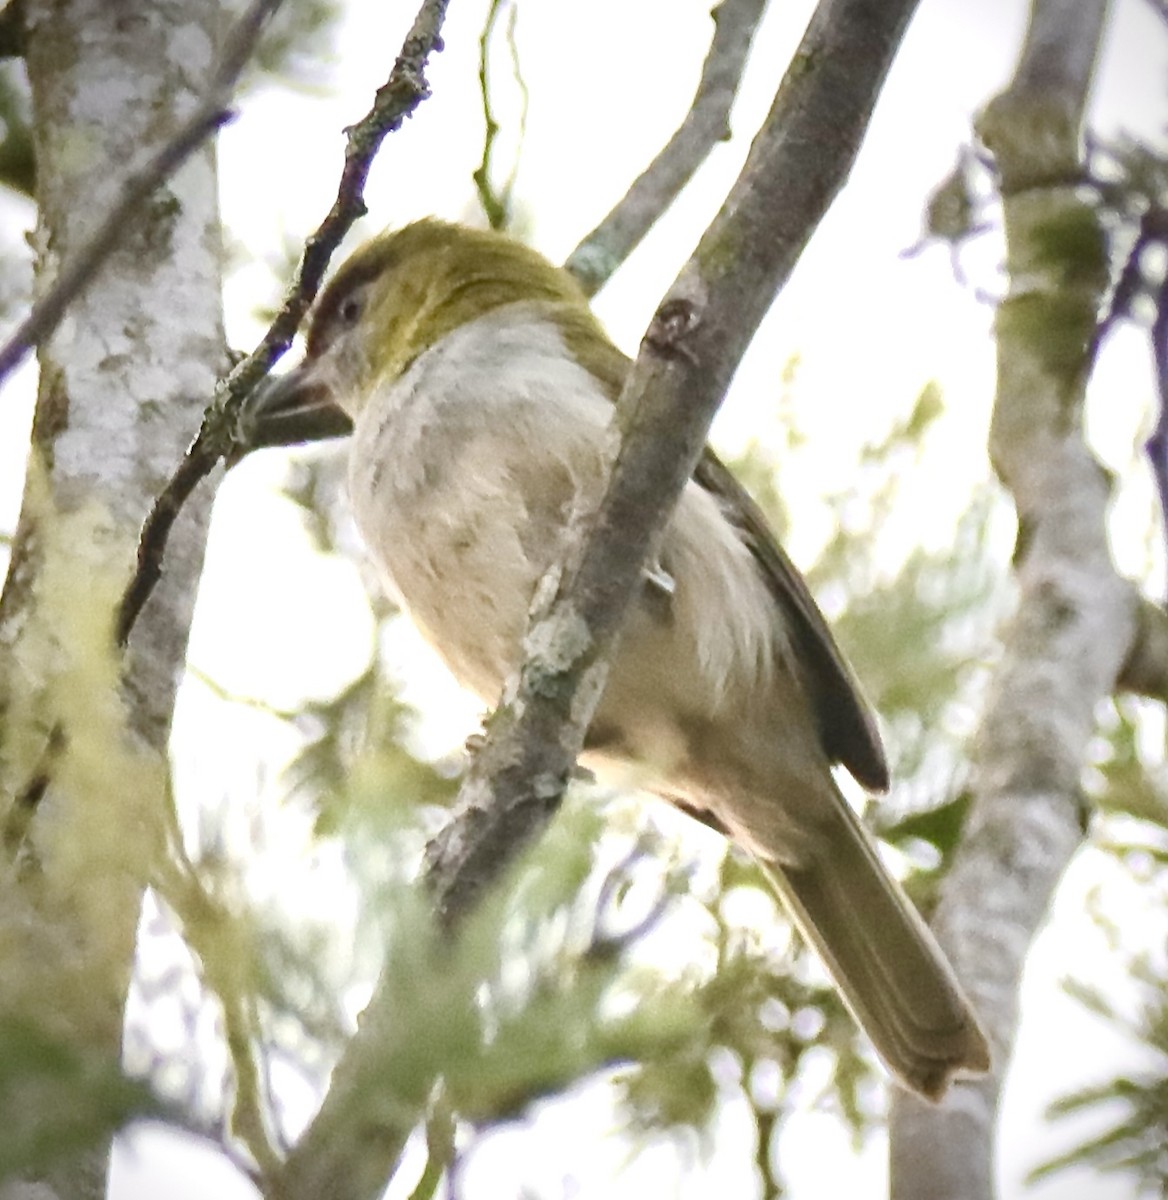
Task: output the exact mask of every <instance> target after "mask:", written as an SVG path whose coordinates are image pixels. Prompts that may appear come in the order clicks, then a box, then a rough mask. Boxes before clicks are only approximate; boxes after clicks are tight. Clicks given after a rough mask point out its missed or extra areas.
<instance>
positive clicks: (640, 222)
mask: <svg viewBox="0 0 1168 1200" xmlns="http://www.w3.org/2000/svg"><path fill="white" fill-rule="evenodd" d="M765 8H766V0H722V2H721V3H720V4H719V5H718V6H717V7H716V8H715V9H714V11H713V12H712V13H711V14H710V15H711V16H712V17H713V18H714V37H713V40H712V41H711V42H710V49H709V53H708V54H707V55H706V61H705V63H704V65H703V66H702V75H701V78H700V79H699V80H698V90H697V92H696V93H695V95H694V99H693V104H692V105H691V106H690V110H689V112H688V113H686V116H685V120H684V121H682V123H681V125H680V126H679V128H678V130H677V132H676V133H675V134H674V135H673V137H671V138H670V139H669V142H668V143H667V144H666V146H665V148H664V149H663V150H662V151H661V152H660V153H659V154H658V155H657V157H656V158H655V159H654V160H653V161H652V162H651V163H650V164H649V166H648V167H646V168H645V170H644V172H643V173H642V174H641V175H640V177H639V178H638V179H636V180H635V181H634V182H633V185H632V187H630V188H629V190H628V191H627V192H626V193H625V194H624V196H623V197H622V198H621V200H620V201H619V202H618V203H617V205H616V207H615V208H613V210H612V211H611V212H610V213H609V214H608V216H607V217H605V218H604V220H603V221H601V223H600V224H599V225H597V227H596V228H595V229H594V230H593V231H592V232H591V233H590V234H589V235H588V236H587V237H586V238H584V240H583V241H582V242H581V243H580V244H579V245H578V246H577V247H576V249H575V250H573V251H572V253H571V254H570V255H569V256H568V261H567V262H566V263H565V264H564V266H565V268H566V269H567V270H569V271H571V272H572V274H573V275H575V276H576V278H577V279H578V280H579V281H580V283H581V285H582V286H583V288H584V290H585V292H586V293H587V294H588V295H589V296H594V295H595V294H596V293H597V292H598V291H600V289H601V288H602V287H603V286H604V285H605V284H606V283H607V282H608V280H609V278H610V277H611V276H612V274H613V272H614V271H615V270H616V269H617V267H619V266H620V265H621V263H623V262H624V261H625V259H626V258H628V256H629V255H630V254H631V253H632V252H633V250H634V249H635V248H636V246H637V245H638V243H639V242H640V241H641V239H642V238H643V237H644V236H645V234H646V233H648V232H649V230H650V229H651V228H652V227H653V224H654V222H656V221H657V219H658V218H659V217H660V216H661V214H662V213H663V212H665V210H666V209H667V208H668V207H669V206H670V205H671V204H672V203H673V201H674V200H676V199H677V196H678V195H679V193H680V192H681V189H682V188H683V187H685V185H686V184H687V183H688V182H689V181H690V180H691V179H692V178H693V177H694V174H695V173H696V172H697V169H698V167H700V166H701V165H702V163H703V162H705V161H706V159H707V158H708V157H709V155H710V151H711V150H713V148H714V147H715V146H716V145H717V144H718V143H719V142H724V141H726V140H727V139H728V138H729V137H730V109H731V107H732V106H733V104H734V97H735V96H736V95H737V93H738V83H739V81H740V80H741V78H742V72H743V69H744V68H745V66H746V58H747V55H748V54H749V52H750V43H751V40H752V39H753V37H754V31H755V29H756V28H757V26H758V22H759V20H760V18H761V17H762V13H763V9H765Z"/></svg>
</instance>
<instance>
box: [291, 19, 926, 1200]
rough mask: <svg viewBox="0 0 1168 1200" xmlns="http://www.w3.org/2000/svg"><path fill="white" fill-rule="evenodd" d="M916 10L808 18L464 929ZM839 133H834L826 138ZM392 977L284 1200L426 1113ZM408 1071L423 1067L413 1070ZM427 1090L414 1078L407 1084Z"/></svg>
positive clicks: (359, 1185) (447, 908)
mask: <svg viewBox="0 0 1168 1200" xmlns="http://www.w3.org/2000/svg"><path fill="white" fill-rule="evenodd" d="M915 3H916V0H827V2H825V3H823V4H821V5H820V6H819V8H818V9H817V11H816V13H815V16H814V17H813V19H812V21H811V24H810V26H809V28H808V30H807V33H806V35H805V37H804V40H803V43H802V45H801V46H800V48H799V50H798V51H797V52H796V55H795V58H794V60H793V62H792V64H791V66H790V68H789V69H788V72H787V75H786V77H785V78H784V80H783V83H782V85H781V86H780V88H779V91H778V94H777V95H776V97H775V101H774V104H773V106H772V108H771V111H770V114H769V115H768V117H767V119H766V122H765V124H764V126H763V128H762V130H761V131H760V132H759V134H758V136H757V137H756V139H755V141H754V144H753V146H752V147H751V151H750V154H749V156H748V158H747V161H746V165H745V166H744V168H743V170H742V174H741V175H740V176H739V178H738V180H737V182H736V183H735V185H734V187H733V189H732V190H731V193H730V195H729V197H728V198H727V200H726V203H725V205H724V206H723V208H722V211H721V212H720V213H719V214H718V216H717V217H716V218H715V220H714V222H713V224H712V225H711V226H710V228H709V229H708V230H707V232H706V234H705V235H704V237H703V238H702V240H701V243H700V245H699V246H698V249H697V251H696V253H695V254H694V257H693V258H692V259H691V260H690V262H689V263H688V264H687V265H686V266H685V268H684V269H683V270H682V272H681V274H680V275H679V277H678V279H677V281H676V283H675V284H674V285H673V287H672V288H671V289H670V291H669V293H668V294H667V295H666V297H665V299H664V301H663V302H662V304H661V306H660V307H659V308H658V310H657V314H656V316H655V317H654V319H653V321H652V323H651V325H650V327H649V330H648V331H647V333H646V335H645V338H644V340H643V342H642V345H641V352H640V355H639V356H638V359H637V363H636V365H635V367H634V369H633V372H632V374H631V376H630V378H629V381H628V383H627V384H626V387H625V391H624V395H623V396H622V398H621V402H620V405H619V407H618V412H617V421H618V423H619V427H620V432H621V444H620V447H619V453H618V454H617V457H616V460H615V463H614V465H613V467H612V472H611V477H610V480H609V485H608V489H607V491H606V493H605V495H604V497H603V499H602V500H601V502H600V506H599V509H598V511H597V512H596V513H595V515H594V516H593V517H592V518H591V519H590V521H588V522H586V526H585V527H586V532H585V533H584V534H583V535H582V537H580V538H577V539H575V541H574V547H573V549H571V550H570V551H569V553H568V556H567V559H566V562H565V563H564V564H563V565H562V567H560V568H556V569H554V570H553V571H551V572H549V574H548V576H547V577H546V578H545V580H544V583H543V585H542V586H541V588H540V592H541V593H542V594H543V602H542V604H539V603H538V601H537V608H538V609H539V611H540V614H541V615H537V617H536V618H534V619H533V624H532V626H531V628H530V629H529V632H528V635H527V639H526V642H525V646H526V652H527V656H528V657H527V661H526V663H525V664H524V667H523V669H522V672H521V674H520V677H519V680H518V682H517V684H515V686H514V688H513V690H512V691H511V698H510V699H509V701H508V702H507V703H505V704H504V705H503V706H502V707H501V708H500V709H499V710H498V711H497V712H496V713H495V715H494V716H493V717H492V718H491V721H490V725H489V733H488V736H487V738H486V741H485V743H484V744H483V746H482V748H481V749H480V750H479V751H478V753H477V754H476V756H475V759H474V761H473V763H472V766H471V768H470V771H469V772H468V774H467V777H466V779H465V780H464V783H463V786H462V789H461V791H460V804H459V808H458V812H457V815H456V817H455V818H454V819H453V820H452V822H451V824H450V825H449V826H448V827H447V828H446V829H445V830H444V831H443V833H442V834H440V835H439V837H438V838H437V839H436V840H435V842H434V843H433V844H432V846H431V847H430V850H429V856H428V872H429V881H430V884H431V887H432V889H433V891H434V894H435V896H436V900H437V905H438V909H439V912H440V914H441V916H442V917H443V919H444V920H445V922H446V923H447V925H448V926H451V925H453V924H455V923H456V922H457V921H458V919H459V918H460V917H461V916H462V915H464V914H466V913H467V912H468V911H469V910H470V909H471V908H472V907H473V906H474V904H475V903H476V901H477V900H479V899H480V898H481V897H482V895H483V893H484V892H485V891H486V889H487V888H489V887H490V886H491V884H492V883H493V882H494V881H495V880H497V879H498V878H499V876H500V875H501V874H502V872H503V871H504V870H505V869H506V868H507V867H508V866H509V865H510V864H511V863H513V862H514V861H515V858H516V856H517V855H518V853H519V851H520V850H521V849H522V847H523V846H524V845H526V844H527V843H528V842H529V841H530V840H531V839H532V838H533V837H535V836H536V835H537V834H538V833H539V832H540V830H541V829H542V828H543V827H544V825H545V824H546V822H547V821H548V819H549V818H550V817H551V815H552V814H553V813H554V812H555V810H556V808H557V806H558V804H559V800H560V797H561V795H562V793H563V789H564V787H565V785H566V783H567V780H568V777H569V775H570V773H571V770H572V767H573V764H574V762H575V759H576V755H577V753H578V752H579V750H580V747H581V745H582V743H583V738H584V733H585V731H586V729H587V726H588V723H589V721H590V719H591V716H592V712H593V710H594V708H595V705H596V702H597V700H598V699H599V696H600V692H601V690H602V688H603V684H604V677H605V673H606V669H607V666H606V660H607V656H608V653H609V651H610V649H611V647H612V644H613V641H614V639H615V637H616V635H617V632H618V630H619V627H620V624H621V620H622V618H623V614H624V610H625V608H626V606H627V604H628V603H629V601H630V599H631V598H632V595H633V593H634V591H635V589H636V587H637V585H638V581H639V579H640V575H641V570H642V565H643V563H644V562H645V561H646V560H647V558H648V556H649V554H650V551H651V548H652V546H653V543H654V541H655V539H656V538H657V537H658V535H659V533H660V531H661V530H662V529H663V527H664V525H665V523H666V521H667V519H668V517H669V515H670V513H671V511H672V509H673V507H674V504H675V502H676V500H677V497H678V496H679V495H680V493H681V490H682V488H683V487H684V486H685V483H686V480H687V479H689V477H690V475H691V473H692V471H693V468H694V465H695V463H696V461H697V458H698V456H699V454H700V453H701V450H702V447H703V445H704V443H705V439H706V433H707V430H708V428H709V424H710V421H711V420H712V418H713V415H714V412H715V410H716V409H717V406H718V403H719V402H720V400H721V397H722V394H723V393H724V391H725V389H726V387H727V385H728V383H729V381H730V378H731V376H732V374H733V372H734V369H735V367H736V365H737V363H738V360H739V359H740V357H741V355H742V354H743V352H744V351H745V349H746V346H747V345H748V343H749V342H750V339H751V337H752V336H753V334H754V331H755V329H756V328H757V327H758V324H759V322H760V321H761V319H762V317H763V315H764V314H765V312H766V310H767V308H768V307H769V305H770V303H771V301H772V300H773V298H774V296H775V294H776V293H777V291H778V290H779V288H780V287H781V286H782V285H783V283H784V282H785V280H786V279H787V277H788V276H789V274H790V272H791V270H792V269H793V267H794V265H795V262H796V261H797V259H798V257H799V255H800V253H801V252H802V250H803V247H804V246H805V245H806V243H807V241H808V239H809V238H810V236H811V234H812V231H813V230H814V229H815V227H816V225H817V224H818V222H819V220H820V219H821V217H822V216H823V214H824V212H825V211H826V210H827V207H828V205H829V204H830V203H831V200H832V198H833V197H834V196H835V194H836V192H837V191H838V190H839V188H840V187H841V186H842V184H843V182H844V180H845V179H846V178H847V175H848V172H849V170H850V168H851V165H852V162H853V161H854V159H855V156H856V153H857V151H858V149H859V145H860V141H861V138H862V137H863V134H864V131H865V129H866V127H867V123H868V119H869V116H870V114H871V111H872V108H873V106H874V105H875V102H876V97H877V94H878V92H879V89H880V86H881V83H882V81H883V79H884V75H885V73H886V71H887V69H888V66H889V64H890V63H891V61H892V57H893V54H894V53H895V50H896V48H897V46H898V45H899V42H900V39H901V37H902V35H903V32H904V29H905V27H906V25H907V23H908V20H909V17H910V16H911V14H912V12H913V9H914V7H915ZM825 130H830V137H825V135H824V131H825ZM392 991H393V989H392V987H389V986H386V982H385V981H384V980H383V983H382V985H381V986H379V988H378V990H377V991H376V992H375V993H374V997H373V999H372V1000H371V1001H370V1004H369V1006H368V1007H367V1009H366V1011H365V1013H364V1015H363V1016H362V1019H361V1026H360V1028H359V1030H358V1032H357V1033H356V1034H355V1035H354V1037H353V1039H352V1041H351V1043H350V1045H349V1047H348V1049H347V1050H346V1052H345V1054H344V1056H343V1057H342V1060H341V1062H340V1063H339V1065H338V1066H337V1068H336V1070H335V1071H334V1073H333V1084H332V1087H331V1089H330V1091H329V1094H328V1096H327V1097H326V1098H325V1102H324V1105H323V1106H322V1109H321V1112H320V1113H319V1114H318V1116H317V1118H316V1120H315V1121H314V1122H313V1124H312V1125H311V1126H310V1128H309V1129H308V1131H307V1132H306V1134H305V1135H304V1137H303V1138H302V1139H301V1141H300V1143H299V1144H298V1145H297V1146H296V1147H295V1148H294V1150H293V1151H292V1153H291V1155H290V1156H289V1158H288V1161H287V1163H286V1164H285V1168H284V1170H283V1171H282V1172H280V1173H279V1175H278V1176H277V1177H276V1178H275V1179H274V1180H272V1181H271V1185H270V1190H269V1192H268V1194H269V1196H272V1197H279V1200H308V1198H309V1197H311V1198H312V1200H366V1198H368V1197H372V1196H374V1195H377V1194H379V1193H380V1191H381V1190H382V1188H383V1187H384V1184H385V1179H386V1176H387V1175H388V1173H389V1170H390V1167H391V1165H392V1163H393V1162H394V1160H395V1159H396V1157H397V1155H398V1154H399V1152H400V1150H401V1148H402V1146H403V1145H404V1142H405V1139H406V1137H407V1136H408V1134H409V1132H410V1129H411V1128H412V1126H413V1124H414V1123H415V1122H416V1121H417V1120H418V1119H419V1118H420V1116H421V1113H420V1112H419V1111H416V1110H415V1109H414V1108H412V1107H411V1106H410V1105H409V1104H408V1103H407V1102H405V1101H404V1100H402V1099H401V1097H400V1096H396V1095H395V1094H394V1092H393V1088H394V1069H393V1065H392V1064H390V1063H387V1061H386V1055H385V1053H384V1051H382V1052H381V1053H380V1054H379V1048H381V1047H382V1046H383V1044H384V1042H383V1035H384V1031H386V1030H388V1029H391V1028H393V1023H394V1022H395V1020H399V1019H400V1015H399V1014H397V1013H395V1012H394V1011H393V997H392ZM415 1066H416V1064H415ZM415 1082H416V1081H415Z"/></svg>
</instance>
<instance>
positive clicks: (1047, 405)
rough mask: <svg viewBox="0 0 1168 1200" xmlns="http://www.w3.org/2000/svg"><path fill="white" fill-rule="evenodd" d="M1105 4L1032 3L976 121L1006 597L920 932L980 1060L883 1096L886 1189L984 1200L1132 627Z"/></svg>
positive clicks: (911, 1196)
mask: <svg viewBox="0 0 1168 1200" xmlns="http://www.w3.org/2000/svg"><path fill="white" fill-rule="evenodd" d="M1106 8H1107V4H1106V0H1035V2H1034V4H1033V7H1032V11H1031V22H1030V27H1029V29H1028V31H1027V36H1026V41H1025V45H1024V47H1023V50H1022V54H1021V57H1020V60H1019V64H1018V67H1017V71H1016V74H1015V77H1014V79H1013V81H1012V82H1011V84H1010V86H1009V87H1008V88H1007V90H1006V91H1004V92H1003V93H1002V94H1001V95H999V96H998V97H996V98H995V99H994V100H993V101H992V102H991V103H990V104H989V105H988V106H987V107H986V109H985V111H984V112H983V113H982V115H981V117H980V119H979V122H978V134H979V136H980V138H981V140H982V142H983V143H984V145H985V146H986V147H987V148H988V149H989V150H990V152H991V153H992V154H993V156H994V161H995V164H996V167H997V171H998V175H999V182H1000V188H1001V194H1002V201H1003V212H1004V219H1005V233H1006V240H1007V263H1006V266H1007V271H1008V274H1009V279H1010V287H1009V293H1008V295H1007V296H1006V298H1005V299H1004V300H1003V301H1002V303H1001V305H1000V306H999V308H998V315H997V325H996V338H997V351H998V376H997V393H996V396H995V399H994V411H993V421H992V427H991V432H990V455H991V458H992V461H993V464H994V468H995V470H996V471H997V473H998V476H999V478H1000V479H1001V481H1002V483H1003V484H1004V485H1005V487H1006V488H1007V489H1008V490H1009V492H1010V494H1011V496H1012V497H1013V500H1014V503H1015V506H1016V509H1017V515H1018V543H1017V551H1016V556H1015V572H1016V577H1017V582H1018V588H1019V597H1018V607H1017V611H1016V613H1015V615H1014V618H1013V620H1012V622H1011V623H1010V625H1009V627H1008V628H1007V629H1006V630H1005V632H1004V635H1003V655H1002V660H1001V663H1000V665H999V667H998V670H997V675H996V679H995V682H994V686H993V688H992V691H991V695H990V698H989V701H988V704H987V708H986V712H985V715H984V718H983V722H982V728H981V730H980V733H979V736H978V737H977V738H976V739H975V745H976V746H977V754H976V760H975V763H974V768H975V769H974V782H973V793H974V794H973V805H972V808H971V812H970V817H969V820H968V825H967V829H966V832H965V837H964V840H963V843H962V846H961V848H960V850H959V852H958V855H957V858H956V860H955V862H954V865H953V868H952V870H951V872H950V873H949V875H948V876H947V878H946V879H945V882H944V885H943V891H942V898H941V901H940V904H939V906H938V910H937V913H936V915H935V918H934V926H935V928H936V930H937V933H938V936H939V938H940V940H941V941H942V943H943V945H944V946H945V948H946V950H947V951H948V952H949V955H950V957H951V958H952V960H953V962H954V965H955V966H956V967H957V969H958V972H959V974H960V975H961V976H962V978H963V980H964V981H965V983H966V985H967V988H968V990H969V992H970V995H971V997H972V998H973V1000H974V1002H975V1004H976V1006H977V1008H978V1011H979V1013H980V1014H981V1016H982V1019H983V1021H984V1023H985V1026H986V1030H987V1032H988V1033H989V1035H990V1040H991V1044H992V1047H993V1051H994V1055H995V1070H994V1073H993V1074H992V1075H991V1076H988V1077H986V1078H984V1079H979V1080H973V1081H969V1082H966V1083H962V1084H961V1085H960V1086H958V1087H956V1088H954V1089H953V1090H952V1092H951V1093H950V1095H949V1096H948V1097H947V1098H946V1101H945V1103H944V1104H942V1105H939V1106H935V1107H934V1106H929V1105H926V1104H923V1103H921V1102H920V1101H917V1100H915V1099H914V1098H912V1097H909V1096H906V1095H899V1096H898V1097H897V1098H896V1101H895V1103H894V1106H893V1112H892V1118H891V1125H890V1137H891V1165H892V1195H893V1197H894V1200H923V1198H925V1197H927V1198H928V1200H957V1198H960V1200H989V1198H990V1197H992V1196H993V1195H994V1192H995V1188H994V1174H993V1162H994V1155H993V1147H994V1124H995V1119H996V1115H997V1103H998V1097H999V1091H1000V1087H1001V1082H1002V1077H1003V1075H1004V1073H1005V1069H1006V1066H1007V1063H1008V1060H1009V1056H1010V1052H1011V1048H1012V1045H1013V1041H1014V1034H1015V1028H1016V1025H1017V1017H1018V1003H1017V998H1018V987H1019V982H1020V978H1021V973H1022V968H1023V965H1024V963H1025V958H1026V953H1027V951H1028V949H1029V946H1030V942H1031V939H1032V938H1033V936H1034V934H1035V932H1036V930H1037V929H1038V926H1039V924H1040V923H1041V921H1042V919H1043V917H1044V916H1045V914H1046V910H1047V907H1048V905H1049V903H1050V898H1051V896H1052V894H1053V892H1054V890H1055V887H1056V886H1057V884H1058V882H1059V880H1060V879H1061V877H1062V874H1063V872H1064V870H1065V869H1066V866H1067V864H1068V862H1069V861H1070V859H1071V856H1072V855H1073V854H1074V853H1075V851H1076V850H1077V848H1078V847H1079V844H1080V842H1081V840H1082V836H1083V830H1084V827H1085V813H1084V807H1083V795H1082V791H1081V785H1080V777H1081V773H1082V770H1083V767H1084V755H1085V753H1086V750H1087V747H1088V745H1089V743H1090V740H1091V736H1092V734H1093V732H1094V730H1095V723H1096V714H1097V709H1098V704H1099V701H1101V700H1103V699H1105V698H1106V697H1107V696H1108V695H1110V694H1111V693H1112V692H1114V691H1115V690H1116V688H1117V686H1118V682H1119V679H1120V676H1121V674H1122V673H1123V671H1124V668H1125V663H1126V662H1127V660H1128V659H1129V656H1130V655H1131V653H1132V651H1133V645H1134V644H1135V641H1136V638H1137V619H1136V616H1137V603H1136V601H1137V596H1136V593H1135V591H1134V589H1133V588H1132V587H1131V586H1130V585H1129V584H1128V583H1126V582H1125V581H1124V580H1123V579H1121V578H1120V576H1119V575H1118V574H1117V573H1116V570H1115V567H1114V565H1113V563H1112V559H1111V554H1110V549H1109V546H1108V541H1107V534H1106V528H1105V517H1106V510H1107V504H1108V500H1109V496H1110V482H1109V479H1108V476H1107V473H1106V472H1105V471H1104V470H1103V468H1102V467H1101V465H1100V464H1099V462H1098V461H1097V460H1096V458H1095V457H1094V455H1093V454H1092V453H1091V451H1090V449H1089V447H1088V446H1087V444H1086V441H1085V440H1084V434H1083V409H1084V405H1085V397H1086V386H1087V381H1088V378H1089V376H1090V373H1091V368H1092V365H1093V363H1092V356H1093V353H1094V334H1095V329H1096V322H1097V320H1098V317H1099V309H1100V305H1101V302H1102V299H1103V297H1104V295H1105V292H1106V288H1107V284H1108V267H1107V260H1106V254H1105V242H1104V235H1103V231H1102V229H1101V227H1100V224H1099V219H1098V216H1097V214H1096V212H1095V210H1094V208H1093V207H1092V205H1091V203H1090V202H1089V200H1088V199H1086V198H1085V197H1084V195H1083V192H1082V189H1081V186H1080V181H1081V177H1082V168H1081V132H1080V125H1081V120H1082V114H1083V109H1084V105H1085V102H1086V99H1087V95H1088V92H1089V88H1090V83H1091V78H1092V73H1093V69H1094V63H1095V58H1096V54H1097V49H1098V45H1099V41H1100V37H1101V34H1102V31H1103V26H1104V17H1105V15H1106ZM1072 1053H1073V1050H1072Z"/></svg>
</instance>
